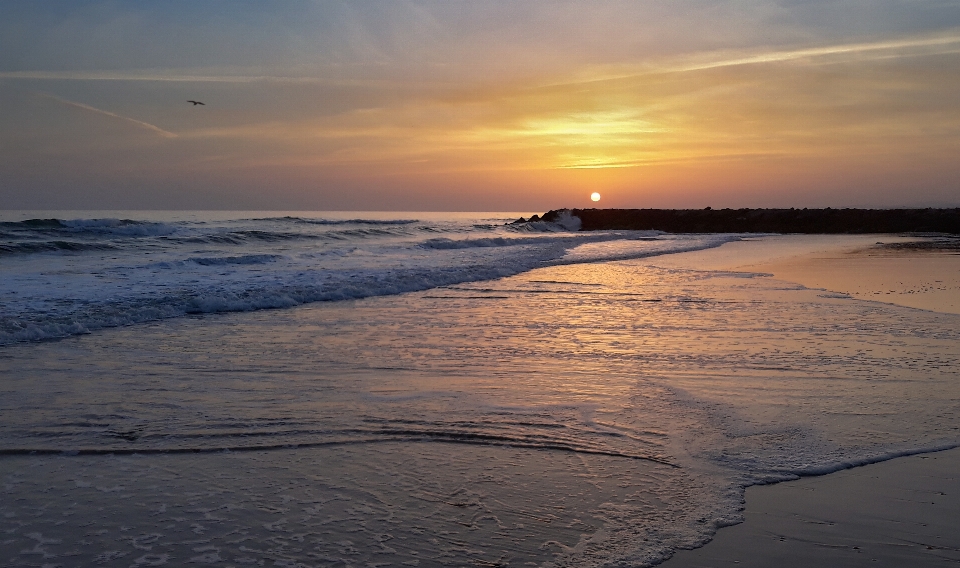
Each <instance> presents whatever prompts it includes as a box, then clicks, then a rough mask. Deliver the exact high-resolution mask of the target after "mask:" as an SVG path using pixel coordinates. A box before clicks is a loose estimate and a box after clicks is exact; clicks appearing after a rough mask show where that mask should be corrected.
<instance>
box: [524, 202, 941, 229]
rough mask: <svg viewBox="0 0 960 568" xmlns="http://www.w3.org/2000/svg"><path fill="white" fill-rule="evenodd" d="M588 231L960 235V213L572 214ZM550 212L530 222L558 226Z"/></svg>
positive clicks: (703, 211)
mask: <svg viewBox="0 0 960 568" xmlns="http://www.w3.org/2000/svg"><path fill="white" fill-rule="evenodd" d="M564 211H566V210H564ZM568 211H569V212H570V213H571V214H572V215H574V216H575V217H579V218H580V220H581V222H582V226H581V230H583V231H599V230H623V229H627V230H659V231H666V232H669V233H806V234H863V233H948V234H960V209H831V208H829V207H828V208H826V209H792V208H791V209H720V210H717V209H710V208H707V209H570V210H568ZM559 216H560V212H559V211H556V210H555V211H548V212H547V213H544V215H543V217H542V218H541V217H539V216H537V215H534V216H533V217H531V218H530V221H540V220H543V221H551V222H553V221H555V220H556V219H558V218H559Z"/></svg>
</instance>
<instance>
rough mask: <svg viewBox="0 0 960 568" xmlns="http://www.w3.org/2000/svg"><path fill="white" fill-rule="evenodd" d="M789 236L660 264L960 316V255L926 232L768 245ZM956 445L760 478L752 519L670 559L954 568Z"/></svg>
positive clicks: (700, 565)
mask: <svg viewBox="0 0 960 568" xmlns="http://www.w3.org/2000/svg"><path fill="white" fill-rule="evenodd" d="M783 238H789V237H779V236H770V237H758V238H756V239H747V240H744V241H739V242H733V243H728V244H725V245H723V247H721V249H722V248H727V250H726V251H722V250H721V251H716V252H720V253H721V254H714V255H712V258H710V259H708V255H707V253H706V252H704V253H700V252H694V253H681V254H678V255H670V258H662V259H651V263H653V264H657V265H658V266H664V265H666V266H673V267H677V268H692V267H697V266H700V267H704V268H708V269H718V270H736V271H750V272H757V273H764V274H767V275H769V277H772V278H776V279H778V280H784V281H787V282H794V283H797V284H800V285H802V286H804V287H807V288H811V289H821V290H823V291H824V292H827V293H836V294H839V296H836V297H843V296H844V295H845V296H847V297H850V298H856V299H860V300H866V301H878V302H883V303H887V304H894V305H899V306H903V307H906V308H914V309H923V310H930V311H935V312H939V313H944V314H960V255H958V254H957V253H956V252H954V251H952V250H950V249H939V248H937V247H936V246H926V245H921V246H914V245H912V244H911V243H912V242H915V241H916V239H911V238H907V237H892V238H891V237H889V236H884V238H883V241H884V242H883V243H882V244H878V243H876V242H875V241H874V239H873V236H838V237H834V236H811V237H808V238H807V239H806V241H805V243H802V244H799V245H798V246H797V247H796V248H794V249H793V250H792V251H789V252H788V254H787V255H781V256H778V257H772V256H769V255H765V254H764V250H765V247H764V246H763V242H764V241H767V242H769V241H776V240H780V239H783ZM920 242H926V241H920ZM658 261H659V262H658ZM831 297H835V296H831ZM948 317H949V316H948ZM951 446H952V447H948V448H945V449H931V450H928V451H924V450H920V451H918V452H916V453H909V454H906V455H899V456H893V457H890V458H888V459H882V460H879V461H874V462H870V463H866V464H860V465H854V466H852V467H848V468H845V469H840V470H836V471H832V472H827V473H824V474H822V475H810V476H803V477H801V478H800V479H796V480H791V481H783V482H779V483H773V484H769V485H753V486H749V487H747V488H746V489H745V493H744V503H745V505H744V507H745V508H744V510H743V515H744V522H743V523H740V524H737V525H733V526H729V527H723V528H721V529H719V530H718V531H717V533H716V535H715V536H714V537H713V539H711V540H710V542H708V543H706V544H705V545H704V546H702V547H700V548H696V549H692V550H679V551H677V552H676V553H675V554H674V556H673V557H671V558H670V559H668V560H666V561H665V562H663V563H661V564H660V566H663V567H664V568H715V567H720V566H738V567H756V568H761V567H767V566H781V567H783V568H800V567H806V566H819V565H825V566H837V567H843V566H863V565H865V564H866V563H869V565H870V566H879V567H890V568H894V567H900V566H921V567H926V566H931V567H933V566H941V565H955V564H956V563H958V562H960V528H956V522H955V521H956V520H957V519H960V473H958V472H960V445H951ZM928 497H933V498H931V499H928Z"/></svg>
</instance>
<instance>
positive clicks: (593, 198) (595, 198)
mask: <svg viewBox="0 0 960 568" xmlns="http://www.w3.org/2000/svg"><path fill="white" fill-rule="evenodd" d="M590 200H591V201H600V194H599V193H597V192H596V191H594V192H593V193H591V194H590Z"/></svg>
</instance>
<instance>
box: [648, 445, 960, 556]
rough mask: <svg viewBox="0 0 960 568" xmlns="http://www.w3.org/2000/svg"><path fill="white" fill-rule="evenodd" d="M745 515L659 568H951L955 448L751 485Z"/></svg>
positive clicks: (957, 505)
mask: <svg viewBox="0 0 960 568" xmlns="http://www.w3.org/2000/svg"><path fill="white" fill-rule="evenodd" d="M746 502H747V507H746V510H745V511H744V518H745V522H744V523H743V524H740V525H736V526H733V527H728V528H725V529H721V530H720V531H719V532H718V533H717V536H716V537H715V538H714V539H713V541H711V542H710V543H709V544H708V545H706V546H704V547H703V548H699V549H696V550H683V551H680V552H678V553H677V554H676V556H674V557H673V558H672V559H670V560H668V561H667V562H665V563H664V564H663V566H664V568H719V567H727V566H730V567H733V566H737V567H741V568H760V567H769V566H781V567H794V566H796V567H800V566H836V567H848V566H849V567H855V566H877V567H883V568H895V567H901V566H918V567H934V566H956V565H957V564H958V563H960V528H958V526H960V523H958V521H960V450H957V449H954V450H946V451H943V452H935V453H931V454H922V455H915V456H908V457H903V458H897V459H894V460H890V461H886V462H882V463H878V464H871V465H867V466H863V467H857V468H853V469H847V470H844V471H840V472H837V473H833V474H830V475H825V476H821V477H808V478H804V479H800V480H797V481H788V482H784V483H780V484H777V485H764V486H755V487H750V488H748V489H747V494H746Z"/></svg>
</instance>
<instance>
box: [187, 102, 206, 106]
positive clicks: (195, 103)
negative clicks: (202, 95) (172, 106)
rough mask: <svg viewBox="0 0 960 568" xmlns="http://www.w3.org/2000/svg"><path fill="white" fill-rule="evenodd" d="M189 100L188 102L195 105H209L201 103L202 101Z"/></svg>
mask: <svg viewBox="0 0 960 568" xmlns="http://www.w3.org/2000/svg"><path fill="white" fill-rule="evenodd" d="M187 102H188V103H193V106H197V105H203V106H207V105H205V104H203V103H201V102H200V101H187Z"/></svg>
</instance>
